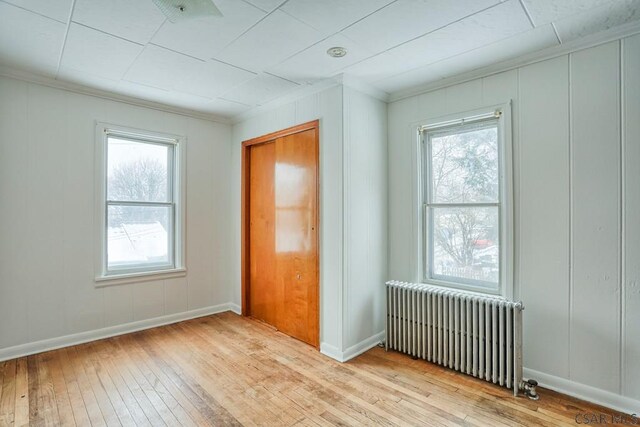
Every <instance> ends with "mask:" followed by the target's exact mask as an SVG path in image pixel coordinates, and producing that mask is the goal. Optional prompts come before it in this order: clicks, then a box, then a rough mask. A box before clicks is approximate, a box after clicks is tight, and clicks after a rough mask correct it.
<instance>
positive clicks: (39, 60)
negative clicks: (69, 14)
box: [0, 3, 66, 75]
mask: <svg viewBox="0 0 640 427" xmlns="http://www.w3.org/2000/svg"><path fill="white" fill-rule="evenodd" d="M65 31H66V25H65V24H62V23H60V22H58V21H54V20H53V19H49V18H45V17H43V16H40V15H36V14H35V13H31V12H27V11H26V10H23V9H20V8H18V7H15V6H11V5H9V4H7V3H0V63H3V64H5V65H9V66H11V67H16V68H26V69H29V70H31V71H34V72H36V73H40V74H45V75H55V72H56V69H57V67H58V59H59V57H60V51H61V50H62V43H63V40H64V33H65Z"/></svg>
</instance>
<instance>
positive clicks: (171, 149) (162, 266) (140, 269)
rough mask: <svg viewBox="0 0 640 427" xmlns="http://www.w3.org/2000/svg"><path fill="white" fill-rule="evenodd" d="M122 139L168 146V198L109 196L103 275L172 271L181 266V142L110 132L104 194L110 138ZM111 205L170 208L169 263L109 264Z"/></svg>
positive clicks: (104, 238)
mask: <svg viewBox="0 0 640 427" xmlns="http://www.w3.org/2000/svg"><path fill="white" fill-rule="evenodd" d="M110 137H113V138H118V139H122V140H126V141H131V142H135V143H140V144H152V145H161V146H164V147H167V157H168V158H167V184H168V185H167V193H168V194H167V201H165V202H159V201H132V200H110V199H107V198H106V197H105V200H104V222H103V226H104V227H103V230H102V233H103V239H102V241H103V248H102V251H103V257H102V258H103V261H102V271H103V274H102V275H103V276H109V275H121V274H128V273H145V272H155V271H162V270H172V269H175V268H177V266H176V260H177V247H176V232H177V222H176V213H177V212H176V211H177V209H176V187H177V180H178V176H177V165H176V161H177V156H176V148H177V144H178V141H177V140H176V139H172V138H171V139H170V138H162V137H157V138H156V137H148V136H145V135H141V134H135V133H127V132H116V131H109V130H108V131H106V135H105V151H104V154H105V155H104V169H103V171H104V172H103V177H102V178H103V184H104V188H103V191H104V193H103V194H104V195H105V196H106V195H107V194H108V188H107V186H108V179H107V173H108V172H107V171H108V164H109V150H108V147H109V138H110ZM110 206H140V207H144V206H148V207H169V208H170V210H169V214H170V220H169V229H168V230H167V238H168V242H167V244H168V253H167V255H168V258H169V261H168V262H161V263H160V262H159V263H140V264H131V265H127V266H125V267H115V268H114V267H109V260H108V249H109V235H108V229H109V220H108V218H109V212H108V211H109V207H110Z"/></svg>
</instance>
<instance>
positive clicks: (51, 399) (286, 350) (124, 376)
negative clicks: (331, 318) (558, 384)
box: [0, 313, 619, 427]
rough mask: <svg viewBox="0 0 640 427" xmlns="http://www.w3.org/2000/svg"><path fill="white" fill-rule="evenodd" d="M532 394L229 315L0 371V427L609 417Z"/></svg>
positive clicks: (532, 421) (551, 421)
mask: <svg viewBox="0 0 640 427" xmlns="http://www.w3.org/2000/svg"><path fill="white" fill-rule="evenodd" d="M540 395H541V399H540V400H539V401H537V402H534V401H530V400H528V399H526V398H524V397H518V398H514V397H513V396H512V395H511V391H510V390H507V389H505V388H502V387H498V386H495V385H493V384H491V383H488V382H485V381H482V380H479V379H476V378H473V377H470V376H467V375H463V374H460V373H458V372H455V371H452V370H448V369H445V368H443V367H441V366H437V365H433V364H430V363H428V362H425V361H423V360H414V359H412V358H410V357H408V356H406V355H403V354H400V353H396V352H385V351H384V350H383V349H380V348H373V349H371V350H369V351H368V352H366V353H364V354H362V355H360V356H358V357H357V358H355V359H353V360H351V361H349V362H347V363H344V364H342V363H339V362H336V361H334V360H332V359H329V358H327V357H326V356H324V355H322V354H320V353H319V352H318V351H317V350H316V349H314V348H312V347H310V346H308V345H306V344H303V343H301V342H299V341H297V340H295V339H292V338H290V337H287V336H285V335H283V334H282V333H280V332H278V331H275V330H274V329H273V328H269V327H266V326H265V325H264V324H261V323H260V322H257V321H254V320H251V319H248V318H243V317H240V316H238V315H235V314H232V313H220V314H217V315H213V316H206V317H202V318H199V319H193V320H189V321H185V322H181V323H177V324H173V325H168V326H163V327H160V328H154V329H150V330H146V331H141V332H136V333H133V334H128V335H124V336H119V337H114V338H110V339H106V340H100V341H96V342H92V343H88V344H83V345H78V346H73V347H69V348H65V349H60V350H55V351H52V352H47V353H42V354H39V355H34V356H28V357H22V358H19V359H15V360H9V361H5V362H0V426H4V425H7V426H14V425H15V426H25V425H36V426H39V425H79V426H85V425H87V426H88V425H91V426H105V425H109V426H111V425H141V426H150V425H151V426H162V425H167V426H169V425H170V426H174V425H182V426H207V425H209V426H239V425H245V426H314V427H317V426H323V427H326V426H359V425H363V426H373V425H378V426H409V425H410V426H414V425H421V426H422V425H425V426H438V427H440V426H459V425H460V426H477V427H483V426H496V427H513V426H523V425H526V426H529V425H536V426H547V427H551V426H553V427H555V426H569V425H575V416H576V414H578V413H594V414H598V415H599V414H607V415H609V416H610V415H611V414H616V415H619V414H617V413H616V412H615V411H612V410H610V409H607V408H603V407H601V406H598V405H593V404H590V403H587V402H584V401H581V400H578V399H575V398H571V397H568V396H563V395H561V394H559V393H555V392H551V391H549V390H544V389H541V390H540ZM609 419H610V418H609Z"/></svg>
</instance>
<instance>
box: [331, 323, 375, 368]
mask: <svg viewBox="0 0 640 427" xmlns="http://www.w3.org/2000/svg"><path fill="white" fill-rule="evenodd" d="M383 339H384V331H382V332H378V333H377V334H375V335H372V336H370V337H369V338H367V339H365V340H363V341H360V342H359V343H358V344H356V345H352V346H351V347H349V348H347V349H346V350H345V351H340V350H339V349H338V348H337V347H335V346H333V345H331V344H327V343H321V344H320V353H322V354H324V355H325V356H329V357H330V358H332V359H335V360H337V361H338V362H346V361H348V360H351V359H353V358H354V357H356V356H359V355H361V354H362V353H364V352H365V351H367V350H369V349H371V348H373V347H375V346H377V345H378V344H380V343H381V342H382V340H383Z"/></svg>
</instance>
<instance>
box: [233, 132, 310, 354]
mask: <svg viewBox="0 0 640 427" xmlns="http://www.w3.org/2000/svg"><path fill="white" fill-rule="evenodd" d="M311 129H315V131H316V138H315V145H316V159H317V163H316V167H317V171H318V177H317V180H316V198H317V201H318V204H317V209H318V212H317V220H316V221H317V224H316V232H317V233H318V238H317V239H316V245H317V248H316V251H317V254H318V260H317V265H316V269H317V271H318V286H317V289H318V295H317V301H318V331H317V332H318V335H317V336H318V338H320V330H319V329H320V120H312V121H310V122H306V123H302V124H299V125H296V126H292V127H289V128H286V129H282V130H279V131H277V132H272V133H268V134H266V135H262V136H259V137H257V138H252V139H248V140H246V141H242V172H241V174H242V176H241V178H242V184H241V189H240V192H241V193H240V201H241V220H240V221H241V237H240V246H241V248H240V251H241V257H240V258H241V260H240V269H241V281H242V291H241V292H242V294H241V302H242V303H241V306H242V315H243V316H249V315H250V314H251V313H249V307H250V305H249V295H250V292H249V286H250V283H249V277H250V276H249V209H250V207H249V173H250V171H251V156H250V155H251V147H252V146H254V145H259V144H265V143H268V142H272V141H274V140H275V139H277V138H282V137H285V136H289V135H293V134H296V133H300V132H304V131H307V130H311ZM319 341H320V340H319V339H318V342H319Z"/></svg>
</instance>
